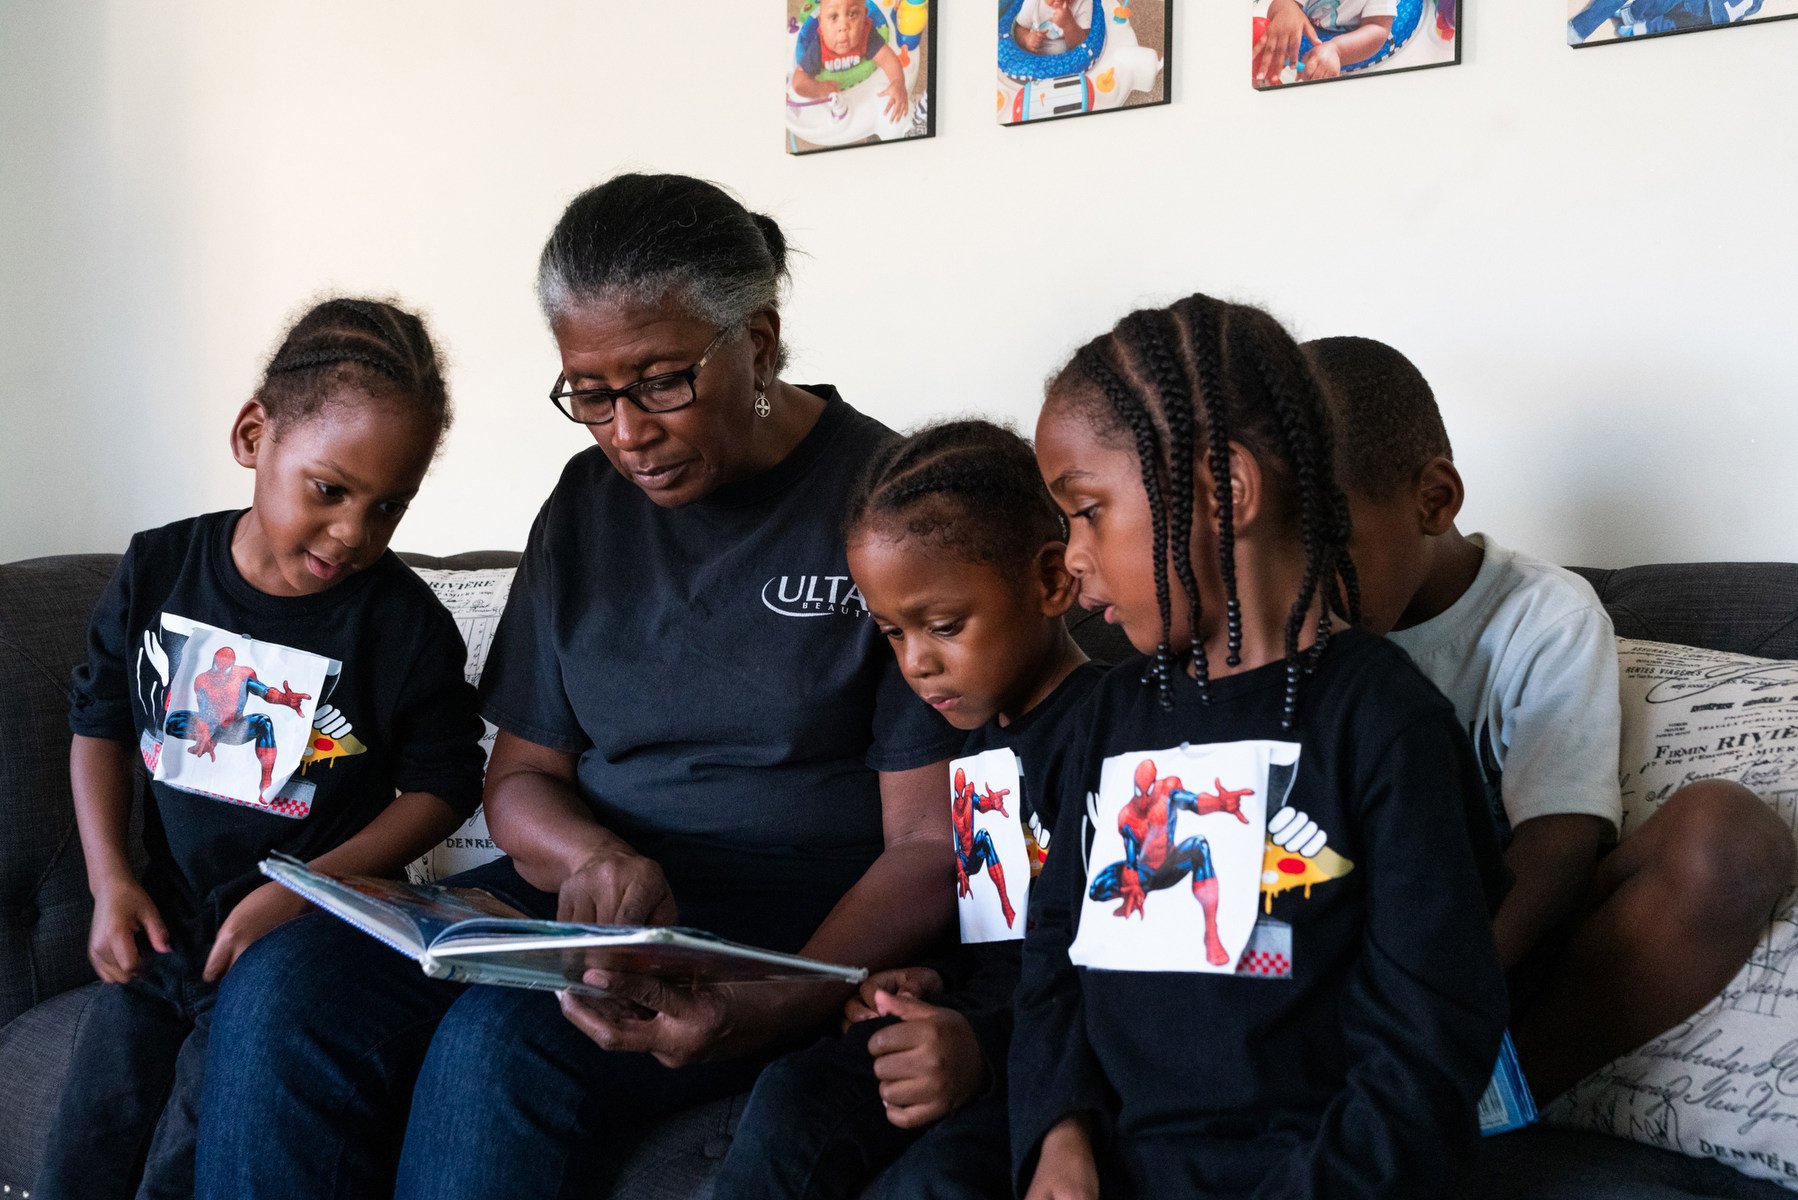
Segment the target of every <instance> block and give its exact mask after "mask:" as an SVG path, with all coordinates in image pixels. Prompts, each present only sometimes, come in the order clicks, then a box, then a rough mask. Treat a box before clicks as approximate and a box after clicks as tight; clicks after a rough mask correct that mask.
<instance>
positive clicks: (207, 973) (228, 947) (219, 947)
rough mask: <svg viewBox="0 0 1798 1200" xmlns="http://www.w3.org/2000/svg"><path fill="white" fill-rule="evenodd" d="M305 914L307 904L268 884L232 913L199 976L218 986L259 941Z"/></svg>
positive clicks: (278, 887)
mask: <svg viewBox="0 0 1798 1200" xmlns="http://www.w3.org/2000/svg"><path fill="white" fill-rule="evenodd" d="M305 911H306V901H304V900H303V899H301V898H300V897H299V896H297V895H295V894H294V893H293V892H290V891H288V890H287V889H286V888H284V887H282V886H281V885H280V884H278V883H273V882H270V883H265V884H263V885H262V886H261V887H259V888H257V889H256V890H255V891H253V892H251V893H250V894H249V895H247V896H245V897H244V898H243V899H242V900H240V901H238V902H237V907H236V908H233V909H232V910H231V915H230V916H228V917H226V918H225V920H224V923H223V924H221V925H220V926H219V932H218V936H217V937H216V938H214V939H213V940H212V953H210V954H208V955H207V956H206V969H205V970H204V971H202V972H201V973H200V976H201V978H203V979H204V980H205V981H206V982H207V983H217V982H218V981H219V980H221V979H223V978H224V977H225V972H226V971H229V970H230V969H231V965H232V964H233V963H235V962H236V961H237V956H238V955H240V954H242V953H243V952H244V951H245V950H248V949H249V948H250V946H251V945H252V944H254V942H255V941H256V939H257V938H259V937H261V936H262V935H263V934H265V933H267V932H268V931H269V930H271V929H273V928H274V927H275V926H277V925H279V924H281V923H282V922H283V921H291V920H292V919H293V918H295V917H297V916H299V915H300V914H301V913H303V912H305Z"/></svg>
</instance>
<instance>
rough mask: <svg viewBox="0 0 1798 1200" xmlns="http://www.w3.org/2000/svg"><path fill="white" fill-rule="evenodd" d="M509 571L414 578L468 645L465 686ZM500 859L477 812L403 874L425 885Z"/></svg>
mask: <svg viewBox="0 0 1798 1200" xmlns="http://www.w3.org/2000/svg"><path fill="white" fill-rule="evenodd" d="M512 574H513V568H511V567H503V568H498V569H493V570H485V571H430V570H421V571H419V572H418V577H419V578H420V579H422V580H424V581H425V582H426V583H428V584H430V585H431V590H432V591H433V592H435V593H437V599H439V600H441V601H443V606H444V607H445V608H447V609H449V610H450V614H451V615H452V616H454V617H455V618H456V625H457V627H458V628H460V629H461V630H462V640H463V641H464V642H467V643H468V682H470V683H476V682H478V681H479V680H480V678H481V668H482V667H484V666H486V665H487V650H488V648H489V647H491V646H492V645H493V632H494V630H495V629H497V628H498V627H499V615H500V613H502V612H504V611H505V607H506V594H507V593H508V592H510V591H511V590H512ZM495 732H496V731H495V729H494V727H493V726H492V724H490V723H488V724H487V729H486V732H485V733H484V734H483V735H482V736H481V749H482V750H484V751H485V752H486V753H487V754H489V755H491V754H492V753H493V738H494V734H495ZM499 856H500V849H499V847H498V846H495V845H494V844H493V839H492V838H491V837H489V836H487V814H486V813H485V812H484V811H482V810H479V809H477V810H476V811H475V814H474V816H472V817H470V818H468V820H467V821H464V822H463V823H462V827H461V828H460V829H458V830H456V832H455V833H453V834H451V835H450V836H449V837H447V838H445V839H444V841H443V842H442V843H441V844H440V845H439V846H437V847H436V848H435V849H434V850H432V851H430V852H429V853H428V854H426V855H425V856H424V857H423V858H420V859H419V860H418V861H417V862H414V863H413V864H412V865H411V866H410V867H409V868H408V869H407V874H408V875H410V876H411V877H412V878H413V879H414V880H415V881H417V882H420V883H428V882H429V881H431V880H433V879H442V878H444V877H445V876H449V875H454V874H456V873H457V872H458V871H466V870H468V869H469V868H470V867H478V866H480V865H481V864H482V863H484V862H491V861H492V860H493V859H496V858H498V857H499Z"/></svg>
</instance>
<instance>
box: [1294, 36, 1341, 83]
mask: <svg viewBox="0 0 1798 1200" xmlns="http://www.w3.org/2000/svg"><path fill="white" fill-rule="evenodd" d="M1340 74H1342V55H1341V54H1339V53H1338V52H1337V50H1336V44H1335V43H1334V42H1324V43H1322V44H1320V45H1317V46H1313V47H1311V53H1309V54H1307V55H1305V73H1304V74H1303V75H1301V76H1300V77H1299V78H1300V79H1301V80H1302V81H1303V82H1306V83H1309V82H1311V81H1312V80H1314V79H1334V78H1336V77H1337V76H1338V75H1340Z"/></svg>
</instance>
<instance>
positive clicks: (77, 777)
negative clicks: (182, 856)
mask: <svg viewBox="0 0 1798 1200" xmlns="http://www.w3.org/2000/svg"><path fill="white" fill-rule="evenodd" d="M69 784H70V789H71V791H72V792H73V795H74V800H75V826H76V828H77V829H79V830H80V832H81V857H82V859H83V861H84V862H85V863H86V864H87V887H88V891H90V892H92V893H93V897H94V917H93V923H92V925H91V926H90V927H89V930H88V944H87V956H88V961H89V962H91V963H93V966H94V971H95V973H97V974H98V975H99V976H100V978H101V979H104V980H105V981H106V982H107V983H125V982H126V981H128V980H130V979H131V978H132V977H133V976H135V975H136V974H137V970H138V966H139V956H138V951H137V933H138V931H139V930H140V929H141V930H142V931H143V932H144V934H145V935H146V936H147V937H148V938H149V939H150V945H151V946H153V947H154V948H155V949H156V950H157V951H158V952H159V953H164V954H166V953H167V952H168V949H169V935H168V928H167V926H165V925H164V924H163V921H162V914H161V913H160V912H158V911H157V910H156V905H155V903H154V902H153V901H152V900H151V899H150V897H149V894H148V893H146V892H145V891H144V889H143V888H142V886H140V885H139V884H138V882H137V878H136V877H135V876H134V875H132V873H131V857H130V852H129V850H128V849H127V848H126V836H127V828H128V826H129V823H130V819H131V747H129V746H127V745H125V744H124V743H123V742H115V741H112V740H111V739H109V738H95V737H84V736H82V735H81V734H76V735H75V736H74V740H73V741H72V742H71V743H70V745H69Z"/></svg>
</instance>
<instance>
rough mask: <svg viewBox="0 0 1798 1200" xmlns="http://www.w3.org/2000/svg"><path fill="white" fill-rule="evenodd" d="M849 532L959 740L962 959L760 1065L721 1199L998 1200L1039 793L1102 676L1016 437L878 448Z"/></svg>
mask: <svg viewBox="0 0 1798 1200" xmlns="http://www.w3.org/2000/svg"><path fill="white" fill-rule="evenodd" d="M847 529H848V542H849V569H850V574H851V575H852V576H853V578H854V580H855V585H856V587H857V588H859V589H860V591H861V593H862V595H863V596H864V597H865V598H866V600H867V604H868V611H869V613H870V615H872V617H873V619H874V620H875V621H876V622H877V623H878V625H879V628H880V630H881V632H882V633H884V634H885V635H886V637H887V639H888V640H889V641H890V642H891V643H892V646H893V651H894V653H895V654H896V655H897V656H898V660H899V665H900V668H901V670H902V672H903V673H904V675H905V680H906V682H907V683H909V684H910V685H911V687H912V689H913V690H914V691H916V692H917V693H918V695H919V696H921V697H923V699H924V700H925V701H926V702H927V703H929V704H930V706H931V707H932V708H934V709H936V710H937V711H938V712H940V713H942V714H943V716H944V717H945V718H946V719H947V720H948V721H949V723H950V724H952V725H954V726H955V727H956V728H958V729H963V730H967V731H969V732H968V739H967V742H966V744H965V745H964V746H963V748H962V752H961V756H960V757H959V758H957V759H956V760H955V761H954V763H953V764H952V771H951V794H950V796H948V797H947V798H946V799H947V800H948V802H949V803H948V805H947V809H948V812H947V816H948V817H949V819H950V821H951V822H952V825H953V828H954V833H955V847H956V854H955V867H956V883H957V891H958V894H959V896H960V923H961V935H962V942H963V945H962V946H961V947H960V948H959V949H958V950H956V951H953V952H951V953H949V954H946V955H945V956H943V958H942V959H940V960H939V961H937V962H935V963H933V964H930V965H920V966H913V967H905V968H901V969H898V970H891V971H882V972H879V973H878V974H876V975H874V976H871V977H870V978H869V979H868V980H867V981H866V982H865V983H864V984H863V986H862V988H861V991H860V992H859V993H858V994H857V995H856V996H855V997H852V998H851V999H850V1001H849V1003H848V1005H847V1010H846V1012H845V1014H844V1015H845V1023H846V1026H847V1028H846V1029H845V1032H844V1034H843V1036H842V1037H841V1038H829V1039H826V1040H824V1041H821V1042H819V1043H817V1044H815V1045H813V1046H811V1047H809V1048H807V1049H805V1050H801V1051H799V1052H797V1053H794V1054H792V1055H789V1056H788V1057H786V1058H784V1059H782V1060H780V1061H778V1062H776V1063H774V1064H773V1065H771V1066H770V1067H768V1068H767V1069H766V1070H764V1071H763V1072H762V1074H761V1076H760V1078H759V1079H758V1080H757V1082H756V1086H755V1091H754V1093H753V1094H752V1095H751V1097H750V1101H749V1105H748V1107H747V1108H746V1109H745V1110H744V1113H743V1117H742V1120H741V1122H740V1123H739V1125H738V1128H737V1134H736V1138H735V1140H734V1141H733V1142H732V1146H731V1151H730V1154H729V1156H728V1157H727V1158H726V1160H725V1164H724V1169H723V1171H722V1173H721V1175H720V1176H719V1179H718V1183H717V1187H716V1194H717V1195H718V1196H719V1197H720V1198H721V1200H742V1198H744V1197H751V1196H754V1197H791V1198H798V1197H805V1198H808V1200H823V1198H825V1197H842V1198H844V1200H852V1198H853V1197H856V1196H859V1195H861V1194H862V1191H863V1189H864V1188H865V1187H866V1186H867V1184H868V1183H869V1181H870V1180H872V1179H873V1178H874V1177H875V1176H876V1175H877V1174H880V1173H881V1171H882V1170H883V1169H885V1170H886V1171H887V1174H886V1175H885V1177H884V1179H883V1183H882V1186H883V1188H884V1190H885V1191H887V1192H888V1193H890V1194H893V1195H901V1196H932V1197H938V1198H947V1197H954V1196H967V1197H984V1196H1001V1197H1002V1196H1009V1195H1010V1181H1009V1171H1008V1167H1007V1161H1006V1153H1005V1148H1006V1146H1007V1144H1008V1141H1007V1137H1006V1115H1005V1113H1006V1087H1005V1060H1006V1048H1007V1044H1008V1043H1009V1041H1010V1036H1011V1001H1012V992H1013V989H1014V988H1015V986H1016V983H1017V976H1018V946H1019V939H1021V938H1022V937H1023V936H1024V916H1023V913H1024V907H1025V902H1026V898H1027V892H1028V890H1029V887H1030V881H1031V877H1032V876H1033V875H1035V874H1036V872H1037V871H1038V869H1039V867H1040V864H1041V862H1042V861H1043V857H1044V855H1045V853H1046V851H1047V849H1048V830H1049V829H1050V827H1052V826H1053V824H1054V820H1055V810H1054V808H1053V807H1052V806H1051V805H1050V804H1049V803H1048V800H1049V797H1048V796H1046V795H1045V794H1044V793H1043V791H1042V790H1041V786H1040V783H1039V781H1040V779H1041V778H1043V777H1044V776H1046V775H1049V774H1052V773H1053V766H1052V763H1053V760H1054V758H1055V757H1056V755H1057V754H1058V753H1059V752H1060V749H1061V746H1062V744H1063V739H1062V737H1061V735H1060V730H1061V728H1062V726H1063V723H1064V720H1065V718H1066V717H1067V716H1068V714H1069V713H1071V712H1072V711H1073V710H1075V709H1076V708H1077V706H1078V703H1079V701H1080V700H1081V699H1082V698H1083V697H1084V696H1085V694H1086V693H1087V692H1088V691H1089V690H1090V689H1091V687H1092V686H1093V684H1094V683H1095V682H1097V680H1098V678H1099V671H1098V668H1096V667H1094V666H1092V665H1090V664H1087V663H1086V662H1085V656H1084V655H1083V654H1081V652H1080V650H1079V648H1078V647H1077V646H1075V645H1074V642H1073V640H1072V639H1071V638H1070V637H1069V636H1068V632H1067V628H1066V625H1065V623H1064V621H1063V619H1062V618H1063V614H1065V613H1066V612H1067V610H1068V609H1069V607H1071V606H1072V604H1073V602H1074V597H1075V588H1074V584H1073V581H1072V579H1070V578H1069V576H1068V574H1067V571H1066V569H1065V568H1064V566H1063V565H1062V552H1063V550H1064V549H1065V545H1064V535H1063V532H1062V523H1061V518H1060V515H1059V514H1058V513H1057V512H1056V510H1055V505H1054V503H1053V501H1051V500H1050V499H1049V496H1048V494H1047V493H1046V492H1045V491H1044V490H1043V486H1042V480H1041V479H1040V477H1039V476H1038V475H1037V472H1036V461H1035V458H1034V457H1033V456H1032V454H1031V450H1030V446H1029V443H1027V442H1026V441H1024V439H1022V438H1020V437H1018V436H1017V435H1016V434H1014V433H1011V432H1009V431H1007V430H1004V429H1001V428H999V427H998V426H996V425H991V424H988V423H986V422H984V421H957V422H952V423H949V424H945V425H940V426H936V427H934V428H929V429H925V430H921V431H919V432H917V433H915V434H913V435H911V436H910V437H909V438H906V439H904V440H903V441H900V442H897V443H894V444H893V445H892V446H890V447H889V448H887V449H886V450H884V451H883V452H882V453H881V454H880V455H879V456H878V457H876V458H875V459H874V461H873V462H872V463H871V464H870V468H869V473H868V475H867V477H866V478H865V480H864V481H863V484H862V487H861V489H860V490H859V492H858V493H857V494H856V496H855V497H854V498H853V499H852V500H851V502H850V505H849V510H848V518H847ZM889 1164H890V1166H889Z"/></svg>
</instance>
